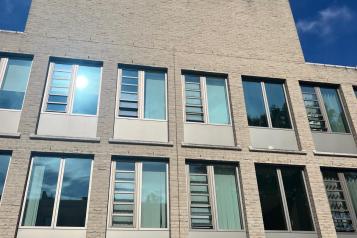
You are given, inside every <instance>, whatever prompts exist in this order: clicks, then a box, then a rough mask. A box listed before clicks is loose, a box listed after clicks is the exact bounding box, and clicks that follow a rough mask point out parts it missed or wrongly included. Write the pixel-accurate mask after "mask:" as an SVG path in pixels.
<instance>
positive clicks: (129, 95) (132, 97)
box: [120, 93, 138, 101]
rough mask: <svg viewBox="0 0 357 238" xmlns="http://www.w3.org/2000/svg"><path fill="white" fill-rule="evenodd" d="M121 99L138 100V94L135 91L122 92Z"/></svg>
mask: <svg viewBox="0 0 357 238" xmlns="http://www.w3.org/2000/svg"><path fill="white" fill-rule="evenodd" d="M120 100H124V101H138V95H137V94H133V93H121V95H120Z"/></svg>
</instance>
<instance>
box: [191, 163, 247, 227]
mask: <svg viewBox="0 0 357 238" xmlns="http://www.w3.org/2000/svg"><path fill="white" fill-rule="evenodd" d="M188 171H189V190H190V211H191V228H193V229H214V230H222V231H223V230H231V231H232V230H242V229H243V219H242V212H241V211H242V210H241V203H240V194H239V191H240V189H239V183H238V174H237V173H238V168H237V167H236V166H230V165H206V164H196V163H190V164H188Z"/></svg>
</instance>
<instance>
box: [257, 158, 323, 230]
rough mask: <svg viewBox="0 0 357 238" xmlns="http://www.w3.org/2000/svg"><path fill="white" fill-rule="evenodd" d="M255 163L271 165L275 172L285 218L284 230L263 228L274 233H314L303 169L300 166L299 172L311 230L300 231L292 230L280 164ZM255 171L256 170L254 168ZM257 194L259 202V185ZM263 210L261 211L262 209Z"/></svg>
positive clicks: (313, 220) (309, 199)
mask: <svg viewBox="0 0 357 238" xmlns="http://www.w3.org/2000/svg"><path fill="white" fill-rule="evenodd" d="M256 165H263V166H272V167H273V168H274V170H275V172H276V174H277V179H278V185H279V191H280V197H281V203H282V206H283V209H284V211H283V212H284V218H285V224H286V230H265V231H266V232H270V233H274V232H285V233H316V223H315V219H314V214H313V211H312V206H311V204H312V203H311V198H310V193H309V190H308V187H307V182H306V176H305V173H306V172H305V169H303V168H301V174H302V179H303V182H304V188H305V193H306V194H305V195H306V198H307V201H308V205H309V212H310V216H311V221H312V228H313V230H312V231H300V230H293V229H292V225H291V220H290V214H289V206H288V202H287V200H286V195H285V188H284V181H283V176H282V173H281V168H282V167H281V166H274V165H267V164H256ZM255 173H256V170H255ZM258 195H259V202H260V194H259V187H258ZM262 212H263V211H262ZM263 224H264V221H263Z"/></svg>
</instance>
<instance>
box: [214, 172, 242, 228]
mask: <svg viewBox="0 0 357 238" xmlns="http://www.w3.org/2000/svg"><path fill="white" fill-rule="evenodd" d="M214 181H215V189H216V203H217V217H218V226H219V228H220V229H222V230H242V219H241V212H240V204H239V203H240V202H239V193H238V187H237V186H238V184H237V178H236V168H235V167H223V166H222V167H220V166H215V167H214Z"/></svg>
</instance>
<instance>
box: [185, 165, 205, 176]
mask: <svg viewBox="0 0 357 238" xmlns="http://www.w3.org/2000/svg"><path fill="white" fill-rule="evenodd" d="M189 168H190V173H192V174H207V167H206V166H205V165H200V164H191V165H190V167H189Z"/></svg>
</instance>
